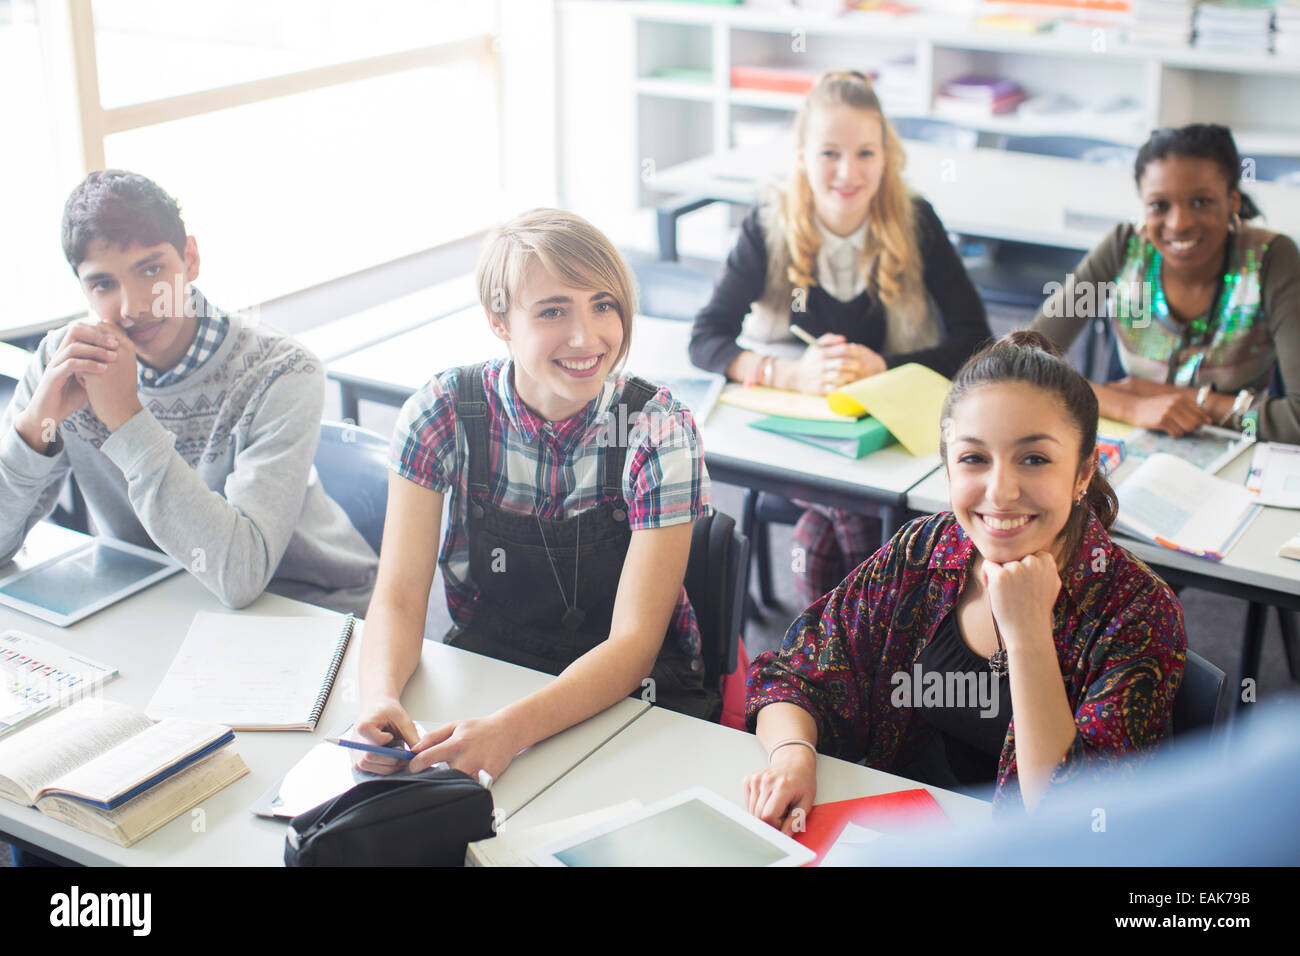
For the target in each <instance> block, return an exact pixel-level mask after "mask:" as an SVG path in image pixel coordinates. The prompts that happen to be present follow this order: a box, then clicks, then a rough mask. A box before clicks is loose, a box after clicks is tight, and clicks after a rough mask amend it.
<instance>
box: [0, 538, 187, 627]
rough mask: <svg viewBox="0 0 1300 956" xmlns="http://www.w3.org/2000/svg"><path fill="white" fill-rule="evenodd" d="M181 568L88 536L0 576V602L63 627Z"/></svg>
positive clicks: (155, 555)
mask: <svg viewBox="0 0 1300 956" xmlns="http://www.w3.org/2000/svg"><path fill="white" fill-rule="evenodd" d="M180 569H181V566H180V565H179V564H177V563H176V562H175V561H173V560H172V559H171V558H169V557H168V556H167V555H165V554H162V553H160V552H158V551H150V550H148V549H147V548H141V547H137V546H136V545H134V544H128V543H126V542H125V541H118V540H116V539H114V538H91V539H90V540H88V541H87V542H86V543H85V544H83V545H82V546H81V547H79V548H76V549H74V550H72V551H69V552H66V553H64V554H61V555H57V556H55V557H53V558H50V559H49V560H47V561H42V562H41V563H40V564H37V565H35V566H33V567H29V568H25V569H23V570H20V571H18V572H16V573H13V574H10V575H8V576H7V577H4V578H0V604H6V605H8V606H9V607H11V608H14V609H15V610H18V611H22V612H23V613H24V614H30V615H32V617H38V618H40V619H41V620H42V621H48V622H49V623H51V624H57V625H58V626H59V627H67V626H68V625H69V624H75V623H76V622H77V621H80V620H81V619H82V618H84V617H88V616H90V615H91V614H94V613H95V612H96V611H98V610H101V609H102V608H106V607H108V606H109V605H110V604H115V603H117V602H118V601H120V600H122V598H124V597H127V596H128V595H131V594H134V593H135V592H136V591H139V590H141V589H143V588H147V587H148V586H149V585H151V584H153V583H154V582H156V581H161V580H162V579H163V578H165V577H168V576H169V575H172V574H175V573H176V572H177V571H179V570H180Z"/></svg>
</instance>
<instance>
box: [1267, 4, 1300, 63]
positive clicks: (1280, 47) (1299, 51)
mask: <svg viewBox="0 0 1300 956" xmlns="http://www.w3.org/2000/svg"><path fill="white" fill-rule="evenodd" d="M1273 30H1274V33H1273V52H1274V53H1276V54H1277V55H1278V56H1294V57H1300V0H1281V2H1280V3H1279V4H1278V5H1277V6H1276V7H1274V8H1273Z"/></svg>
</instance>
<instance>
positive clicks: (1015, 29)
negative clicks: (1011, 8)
mask: <svg viewBox="0 0 1300 956" xmlns="http://www.w3.org/2000/svg"><path fill="white" fill-rule="evenodd" d="M1054 23H1056V17H1052V16H1043V15H1041V14H1036V13H990V14H987V15H985V16H981V17H976V18H975V29H976V30H993V31H996V32H998V33H1042V32H1043V31H1044V30H1050V29H1051V28H1052V25H1053V24H1054Z"/></svg>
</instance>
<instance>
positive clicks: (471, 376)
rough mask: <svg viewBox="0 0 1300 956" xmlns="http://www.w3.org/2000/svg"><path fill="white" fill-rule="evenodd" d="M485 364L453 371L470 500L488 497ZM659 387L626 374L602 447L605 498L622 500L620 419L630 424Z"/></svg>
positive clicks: (624, 448) (623, 448) (623, 452)
mask: <svg viewBox="0 0 1300 956" xmlns="http://www.w3.org/2000/svg"><path fill="white" fill-rule="evenodd" d="M486 364H487V363H486V362H479V363H478V364H476V365H463V366H461V367H460V368H459V369H457V370H456V417H457V419H458V420H459V421H460V422H461V424H462V425H463V426H464V428H465V437H466V440H467V443H468V445H469V491H470V497H471V499H473V498H474V497H481V498H487V497H488V494H489V491H490V488H489V484H488V471H487V469H488V458H489V455H488V441H489V432H488V406H487V396H486V394H485V393H484V391H483V369H484V367H485V366H486ZM658 391H659V387H658V386H657V385H655V384H653V383H651V382H647V381H646V380H645V379H643V378H638V377H637V376H635V375H629V376H628V377H627V379H626V385H625V387H624V389H623V394H622V396H620V400H619V401H618V402H617V403H616V404H615V405H614V406H612V407H611V409H610V412H609V416H610V422H609V424H610V430H611V437H612V438H613V440H612V441H610V442H609V443H608V444H607V445H606V446H605V454H604V456H603V457H604V468H603V471H602V475H603V480H602V483H601V494H602V495H603V497H605V498H621V497H623V464H624V462H625V461H626V460H627V445H626V444H625V443H624V442H623V437H624V436H623V434H622V433H621V431H620V430H619V425H620V422H619V416H620V415H625V416H626V419H625V421H627V422H629V423H630V422H631V421H633V419H635V418H636V416H637V415H639V414H640V413H641V411H642V409H644V408H645V405H646V402H648V401H650V399H652V398H654V396H655V393H656V392H658ZM619 406H626V407H627V411H625V412H620V411H619Z"/></svg>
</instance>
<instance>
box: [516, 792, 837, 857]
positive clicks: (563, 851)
mask: <svg viewBox="0 0 1300 956" xmlns="http://www.w3.org/2000/svg"><path fill="white" fill-rule="evenodd" d="M816 857H817V854H816V853H814V852H813V851H812V850H809V849H808V848H807V847H803V846H800V845H799V844H798V843H796V842H795V841H794V840H792V839H790V838H789V837H788V836H786V835H785V834H783V833H782V832H781V831H780V830H774V829H773V828H772V827H770V826H768V825H767V824H766V823H764V822H763V821H762V820H759V819H758V818H757V817H755V816H751V815H750V814H748V813H746V812H745V811H744V810H743V809H741V808H740V807H738V806H736V805H735V804H734V803H730V802H728V801H726V800H724V799H722V798H721V797H720V796H718V795H717V794H716V793H714V792H713V791H711V790H706V789H705V788H703V787H693V788H692V789H690V790H684V791H682V792H681V793H679V794H676V795H675V796H672V797H669V798H668V799H666V800H661V801H659V802H658V803H654V804H651V805H650V806H648V807H641V808H640V809H638V810H635V811H633V812H631V813H629V814H626V815H625V816H620V817H618V818H617V819H614V820H610V821H607V822H606V823H603V824H601V825H600V826H597V827H593V828H591V829H590V830H584V831H583V832H582V833H577V834H573V835H572V836H569V837H566V838H565V839H563V840H559V841H556V842H554V843H550V844H547V845H546V846H542V847H538V848H537V849H536V850H533V851H532V852H531V853H529V854H528V858H529V859H530V860H532V861H533V862H534V863H536V864H537V865H538V866H802V865H803V864H805V863H811V862H812V861H813V860H814V859H816Z"/></svg>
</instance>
